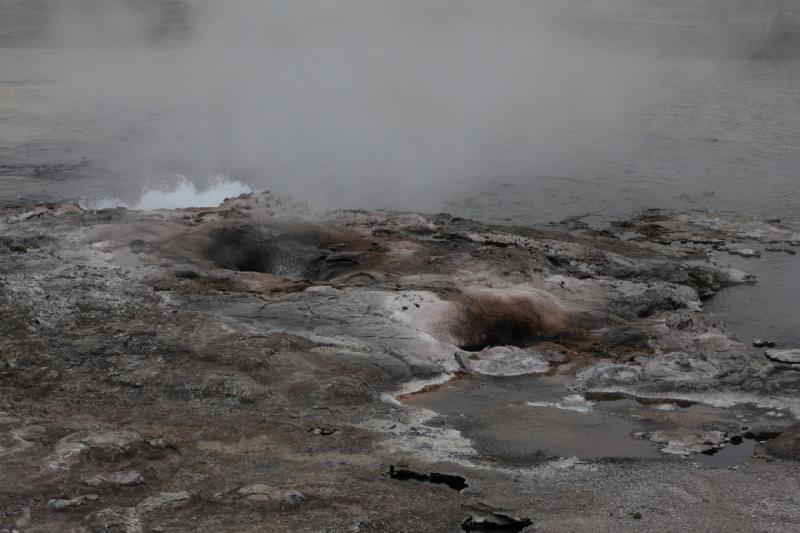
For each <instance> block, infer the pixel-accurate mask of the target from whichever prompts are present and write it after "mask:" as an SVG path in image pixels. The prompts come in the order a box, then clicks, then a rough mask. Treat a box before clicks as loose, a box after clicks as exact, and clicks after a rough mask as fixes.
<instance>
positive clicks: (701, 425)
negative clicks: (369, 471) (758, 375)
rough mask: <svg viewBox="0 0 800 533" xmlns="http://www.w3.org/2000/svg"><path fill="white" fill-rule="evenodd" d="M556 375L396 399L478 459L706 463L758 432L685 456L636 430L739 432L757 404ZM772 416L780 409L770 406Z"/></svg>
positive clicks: (731, 454)
mask: <svg viewBox="0 0 800 533" xmlns="http://www.w3.org/2000/svg"><path fill="white" fill-rule="evenodd" d="M569 383H570V380H569V379H568V378H566V377H560V376H541V375H529V376H516V377H488V376H471V377H466V378H462V379H456V380H453V381H451V382H449V383H446V384H444V385H442V386H441V387H438V388H434V389H433V390H430V391H427V392H422V393H419V394H415V395H413V396H408V397H405V398H404V399H403V401H404V402H406V403H408V404H409V405H414V406H417V407H422V408H425V409H430V410H432V411H435V412H436V413H438V414H439V415H441V416H440V418H439V422H440V423H442V424H444V425H446V426H448V427H454V428H456V429H458V430H460V431H461V432H462V433H463V434H464V436H466V437H467V438H469V439H471V440H472V441H473V442H474V445H475V448H476V449H477V450H478V452H479V453H481V454H482V455H483V456H484V457H485V458H486V459H488V460H490V461H496V462H498V463H499V464H505V465H531V464H536V463H540V462H543V461H546V460H548V459H553V458H559V457H561V458H569V457H577V458H578V459H589V460H598V459H607V460H615V459H616V460H624V459H664V458H668V457H673V458H675V459H676V460H684V461H685V460H689V461H692V462H696V463H699V464H700V465H702V466H703V467H706V468H729V467H732V466H736V465H738V464H741V463H743V462H744V461H745V460H747V459H748V458H749V457H750V456H752V455H753V452H754V450H755V448H756V445H757V444H758V438H757V437H752V438H745V437H743V436H741V435H740V436H738V437H734V438H733V441H732V442H727V443H725V445H724V446H723V447H722V448H714V449H711V450H708V451H707V452H705V453H699V452H698V453H692V454H691V455H690V456H682V455H669V454H666V453H664V452H662V451H660V448H663V444H661V445H658V444H656V443H654V442H652V441H651V440H648V439H646V438H645V437H644V435H645V434H647V432H654V431H670V430H687V429H688V430H690V431H692V430H693V431H708V430H710V429H712V428H715V429H718V430H722V431H730V432H731V433H734V434H744V433H745V431H743V430H742V428H748V427H749V426H748V424H752V423H753V421H754V420H756V419H757V418H758V417H759V416H761V415H763V414H764V412H765V410H764V409H758V408H755V407H753V406H739V407H737V408H736V409H734V410H729V409H720V408H715V407H712V406H708V405H700V404H688V403H681V402H677V403H676V402H668V401H664V402H658V401H655V402H653V401H648V402H646V403H643V402H640V401H636V400H632V399H595V398H593V399H592V400H587V399H585V398H584V397H583V396H582V395H580V394H575V392H573V391H570V390H569V389H568V388H567V385H568V384H569ZM773 416H775V417H777V418H784V417H787V415H786V414H785V413H773Z"/></svg>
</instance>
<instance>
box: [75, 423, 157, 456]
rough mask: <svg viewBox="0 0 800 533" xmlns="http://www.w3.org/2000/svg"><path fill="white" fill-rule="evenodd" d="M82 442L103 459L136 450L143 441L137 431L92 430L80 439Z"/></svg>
mask: <svg viewBox="0 0 800 533" xmlns="http://www.w3.org/2000/svg"><path fill="white" fill-rule="evenodd" d="M80 442H81V443H82V444H85V445H86V446H88V447H89V449H90V450H91V451H92V453H95V454H97V455H99V456H101V457H102V458H105V459H111V460H114V459H117V458H118V457H120V456H123V455H127V454H128V453H131V452H133V451H134V450H136V449H137V448H138V447H139V446H141V444H142V443H143V442H144V438H143V437H142V435H141V434H140V433H139V432H138V431H133V430H127V429H124V430H114V431H97V432H92V433H89V434H88V435H86V436H85V437H83V438H81V439H80Z"/></svg>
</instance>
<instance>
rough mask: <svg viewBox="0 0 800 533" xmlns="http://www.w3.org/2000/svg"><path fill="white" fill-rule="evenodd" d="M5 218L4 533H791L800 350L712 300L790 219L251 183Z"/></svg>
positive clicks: (0, 269) (20, 209) (0, 481)
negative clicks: (751, 339)
mask: <svg viewBox="0 0 800 533" xmlns="http://www.w3.org/2000/svg"><path fill="white" fill-rule="evenodd" d="M0 235H2V238H1V239H0V315H1V318H2V320H1V321H0V389H1V390H2V394H0V530H2V531H15V530H16V531H32V532H52V531H93V532H94V531H125V532H141V531H186V532H189V531H214V532H219V531H231V532H233V531H274V532H283V531H297V532H309V533H311V532H321V531H326V532H357V531H362V532H370V531H374V532H379V531H392V532H421V531H453V532H456V531H541V532H567V531H593V532H597V531H608V532H612V531H613V532H624V531H665V532H666V531H726V530H739V531H797V530H798V527H799V526H798V524H800V511H799V510H798V509H800V506H798V503H800V481H798V480H800V477H798V474H800V466H799V463H798V462H797V461H798V459H800V430H799V429H798V426H796V425H795V423H796V422H795V421H796V418H797V417H798V416H800V400H798V392H800V373H799V372H798V370H800V366H798V365H800V352H798V351H797V350H792V349H791V348H792V347H781V346H778V347H775V348H771V347H768V346H767V347H763V348H759V349H753V348H752V347H750V346H745V345H744V344H743V343H742V342H740V341H738V340H736V339H735V338H734V337H733V336H732V335H731V333H730V332H729V331H728V330H727V329H726V326H725V324H723V323H722V322H721V321H720V320H718V319H717V318H715V317H714V316H713V315H712V314H711V313H709V312H707V311H706V310H705V303H706V302H708V301H709V300H710V301H713V299H714V298H715V297H716V295H717V293H719V292H720V291H724V290H726V287H729V286H732V285H740V284H749V283H754V282H755V280H754V279H752V276H748V275H747V274H746V273H744V272H741V271H738V270H734V269H731V268H729V267H725V266H722V262H721V261H720V260H719V259H720V258H721V257H724V256H729V254H735V255H736V256H738V257H747V256H753V255H757V254H759V253H765V254H767V253H771V254H787V255H790V254H794V253H795V252H796V251H797V250H798V248H797V247H798V245H800V233H798V232H796V231H795V230H793V229H792V228H791V227H788V226H786V225H784V224H782V223H780V221H777V220H761V219H757V218H750V217H747V216H745V215H742V214H741V213H730V212H729V213H723V212H719V213H712V212H708V211H683V212H679V211H665V210H650V211H646V212H644V213H642V214H641V215H638V216H635V217H632V218H630V219H628V220H619V221H615V222H614V223H612V224H609V225H608V226H607V227H605V228H602V229H597V228H591V227H588V226H587V225H586V224H583V223H582V222H580V221H578V220H573V221H568V222H565V223H563V224H560V225H555V226H552V227H550V228H546V229H530V228H525V227H514V226H496V225H486V224H483V223H479V222H475V221H471V220H466V219H463V218H458V217H455V216H452V215H448V214H436V215H426V214H415V213H401V212H390V211H352V210H350V211H333V212H321V211H319V210H317V209H315V208H313V207H311V206H309V205H306V204H303V203H299V202H296V201H293V200H291V199H287V198H280V197H277V196H274V195H272V194H270V193H254V194H249V195H242V196H240V197H238V198H233V199H229V200H226V201H225V202H224V203H223V204H222V205H221V206H219V207H217V208H207V209H177V210H160V211H147V212H144V211H133V210H127V209H122V208H117V209H105V210H96V211H90V210H85V209H83V208H81V207H79V206H78V205H76V204H70V203H60V204H59V203H55V204H39V205H34V204H32V205H23V206H17V207H9V208H4V209H3V210H2V211H1V212H0ZM727 290H732V289H727ZM766 340H768V339H766Z"/></svg>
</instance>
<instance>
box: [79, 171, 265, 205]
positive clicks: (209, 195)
mask: <svg viewBox="0 0 800 533" xmlns="http://www.w3.org/2000/svg"><path fill="white" fill-rule="evenodd" d="M177 178H178V181H177V183H176V184H175V185H173V186H172V187H171V188H168V189H167V188H161V189H145V190H144V191H143V192H142V196H141V197H140V198H139V201H138V202H137V203H135V204H133V205H131V204H128V203H127V202H123V201H122V200H119V199H117V198H93V199H92V198H87V199H84V200H82V201H81V202H80V204H81V207H82V208H84V209H91V210H98V209H109V208H113V207H125V208H128V209H136V210H141V211H151V210H155V209H182V208H186V207H216V206H218V205H220V204H221V203H222V202H223V201H224V200H225V199H226V198H232V197H236V196H239V195H241V194H247V193H251V192H253V189H251V188H250V187H249V186H248V185H245V184H243V183H241V182H240V181H236V180H231V179H229V178H227V177H226V176H217V177H216V178H214V179H213V180H212V181H211V183H210V184H209V185H208V187H206V188H204V189H202V190H201V189H198V188H197V186H196V185H195V184H194V183H192V182H191V181H189V180H188V179H187V178H186V177H185V176H177Z"/></svg>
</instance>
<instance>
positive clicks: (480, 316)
mask: <svg viewBox="0 0 800 533" xmlns="http://www.w3.org/2000/svg"><path fill="white" fill-rule="evenodd" d="M470 300H471V301H470V302H469V305H468V307H467V308H466V309H465V310H464V311H463V313H462V317H461V319H460V320H459V321H458V323H459V326H458V327H457V328H456V329H457V331H456V332H455V333H456V337H457V338H459V339H460V340H461V342H459V343H458V346H459V348H461V349H462V350H466V351H468V352H480V351H481V350H485V349H487V348H491V347H493V346H516V347H518V348H525V347H528V346H531V345H533V344H536V343H539V342H543V341H549V340H554V339H564V338H566V337H568V336H569V334H568V332H569V330H570V328H569V324H568V315H567V313H566V311H565V310H564V309H563V307H561V306H560V305H559V304H558V302H556V301H555V300H554V299H553V298H552V297H550V296H549V295H546V294H544V293H539V292H534V293H530V292H529V293H505V294H504V293H497V292H485V293H479V294H476V295H472V296H471V298H470Z"/></svg>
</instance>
